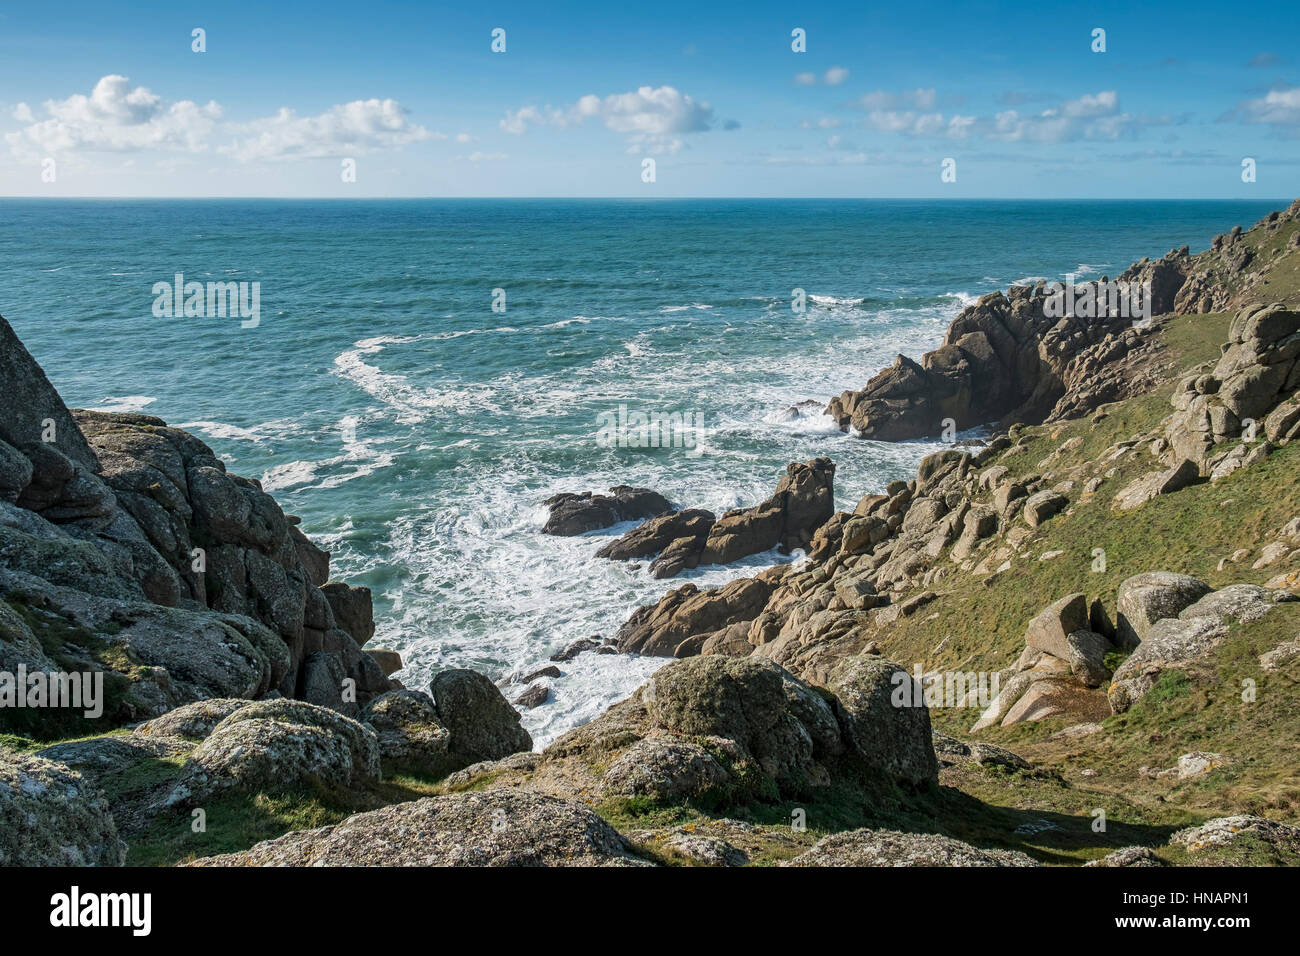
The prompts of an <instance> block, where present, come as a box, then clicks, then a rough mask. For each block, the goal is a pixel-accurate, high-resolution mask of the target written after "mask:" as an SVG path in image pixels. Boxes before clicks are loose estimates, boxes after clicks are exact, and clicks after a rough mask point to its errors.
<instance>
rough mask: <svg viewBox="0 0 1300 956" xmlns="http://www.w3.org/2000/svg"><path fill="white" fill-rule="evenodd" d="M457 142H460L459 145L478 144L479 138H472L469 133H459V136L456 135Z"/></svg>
mask: <svg viewBox="0 0 1300 956" xmlns="http://www.w3.org/2000/svg"><path fill="white" fill-rule="evenodd" d="M456 142H458V143H477V142H478V137H477V136H471V135H469V133H457V134H456Z"/></svg>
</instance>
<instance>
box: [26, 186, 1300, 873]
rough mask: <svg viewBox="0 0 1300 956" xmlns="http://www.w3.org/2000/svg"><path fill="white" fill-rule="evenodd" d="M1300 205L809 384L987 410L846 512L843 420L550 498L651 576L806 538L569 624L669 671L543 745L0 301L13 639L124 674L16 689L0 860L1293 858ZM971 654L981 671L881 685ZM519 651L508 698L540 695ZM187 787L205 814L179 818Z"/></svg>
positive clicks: (254, 485)
mask: <svg viewBox="0 0 1300 956" xmlns="http://www.w3.org/2000/svg"><path fill="white" fill-rule="evenodd" d="M1298 236H1300V202H1298V203H1296V204H1293V205H1292V206H1291V207H1289V208H1288V209H1287V210H1284V211H1278V212H1275V213H1273V214H1271V215H1270V216H1268V217H1266V218H1265V219H1264V220H1261V222H1259V223H1258V224H1256V225H1255V226H1254V227H1253V228H1251V229H1249V230H1242V229H1241V228H1237V229H1234V230H1233V231H1232V232H1230V233H1226V234H1224V235H1222V236H1219V237H1216V238H1215V239H1214V240H1213V241H1212V243H1211V245H1210V247H1209V248H1208V249H1207V250H1205V251H1204V252H1201V253H1197V254H1192V253H1191V252H1190V250H1189V249H1187V248H1180V249H1177V250H1172V251H1171V252H1170V253H1169V254H1168V255H1166V256H1164V257H1163V258H1161V259H1159V260H1155V261H1149V260H1143V261H1141V262H1138V263H1135V264H1134V265H1133V266H1132V267H1130V268H1129V269H1128V270H1125V272H1124V273H1123V274H1122V275H1121V276H1120V277H1119V278H1120V281H1122V282H1141V283H1149V284H1150V289H1151V294H1152V302H1153V311H1154V313H1155V315H1156V320H1155V321H1154V322H1152V323H1151V324H1150V325H1144V326H1142V327H1134V325H1133V322H1132V319H1131V318H1130V317H1128V316H1125V315H1119V314H1113V315H1112V314H1109V313H1107V314H1105V315H1101V316H1098V317H1090V318H1087V319H1084V318H1080V317H1075V316H1073V315H1071V316H1066V317H1064V318H1055V317H1053V316H1052V315H1051V314H1050V310H1049V308H1048V304H1047V303H1048V294H1047V290H1046V287H1045V285H1044V284H1043V283H1038V284H1036V285H1020V286H1013V287H1011V288H1010V289H1008V290H1007V291H1006V292H1005V293H1002V292H999V293H993V294H991V295H987V296H984V297H983V298H981V299H979V301H978V302H976V303H975V304H974V305H972V306H970V307H969V308H967V309H965V310H963V311H962V313H961V314H960V315H959V316H958V317H957V319H956V320H955V321H954V322H953V323H952V325H951V327H950V328H949V330H948V333H947V335H946V337H945V339H944V342H943V344H942V345H941V346H940V347H939V348H938V349H936V350H934V351H932V352H929V353H927V354H926V355H925V356H924V357H923V358H922V359H921V361H920V362H915V361H912V360H910V359H907V358H905V357H903V356H899V358H898V359H897V360H896V361H895V362H894V364H893V365H892V366H891V367H889V368H888V369H885V370H883V371H881V372H880V373H879V374H877V375H875V376H874V377H872V378H870V379H869V380H868V381H867V382H866V384H865V386H864V387H863V388H862V389H861V390H859V391H846V392H844V393H843V394H842V395H840V396H839V397H837V398H835V399H833V400H832V401H831V402H830V404H829V406H828V407H827V408H826V410H825V411H826V414H828V415H829V416H831V417H832V419H834V421H835V422H836V424H838V425H839V427H840V428H842V429H844V430H846V431H847V430H851V432H852V434H854V435H855V436H860V437H862V438H863V439H870V440H878V441H902V440H908V439H913V438H919V437H923V436H933V435H936V434H938V433H939V432H940V431H941V430H942V422H944V421H945V420H951V421H952V422H954V423H955V425H956V427H957V428H960V429H966V428H971V427H975V426H981V425H987V426H989V428H990V434H989V435H988V436H987V437H986V438H984V439H980V440H978V441H977V442H976V443H974V444H965V445H957V444H954V446H953V447H951V448H949V449H946V450H943V451H940V452H938V453H936V454H933V455H931V456H929V457H927V458H926V459H925V460H924V461H923V462H922V463H921V465H920V467H919V469H918V470H917V473H916V476H915V477H914V478H913V479H912V480H910V481H897V482H894V483H892V484H890V485H889V486H888V487H887V488H886V489H885V491H884V493H882V494H868V495H865V496H863V497H861V498H860V499H859V500H857V502H856V505H855V506H854V507H853V510H852V511H837V510H836V509H835V506H834V501H835V496H834V482H835V481H837V480H839V481H841V482H843V481H844V480H845V476H843V475H839V476H837V474H836V468H835V464H834V462H833V461H831V460H830V459H829V458H825V457H818V458H813V459H810V460H808V461H805V462H793V463H790V465H789V466H788V468H787V469H786V471H785V473H784V474H783V475H781V476H774V478H775V480H776V484H775V487H774V490H773V492H772V494H771V495H770V496H769V497H768V498H766V499H765V500H763V501H761V502H760V503H758V504H756V505H753V506H751V507H748V508H738V509H734V510H731V511H727V512H725V513H723V514H721V515H715V514H714V513H712V512H710V511H708V510H706V509H703V508H698V507H692V503H691V502H682V503H680V505H681V506H680V507H679V506H676V505H675V504H674V503H672V502H670V501H668V499H667V498H665V497H663V496H662V495H660V494H659V493H658V492H657V491H655V490H653V489H646V488H633V487H628V486H618V487H615V488H611V489H608V491H607V492H600V491H588V492H586V493H574V494H564V495H559V496H556V497H554V498H551V499H550V500H548V501H547V505H548V506H549V508H550V517H549V520H548V521H547V523H546V527H545V528H544V529H542V531H543V532H545V533H550V534H556V535H565V536H572V535H579V534H586V533H590V532H592V531H596V530H600V529H604V528H608V527H611V526H612V525H614V524H617V523H621V522H628V521H636V522H639V523H638V524H637V525H636V526H635V527H634V528H632V529H631V530H629V531H628V532H627V533H625V534H623V535H621V536H619V537H618V538H616V539H614V540H612V541H611V542H610V543H608V544H607V545H606V546H605V547H603V548H602V549H601V551H600V552H599V554H598V557H597V559H598V560H601V561H629V562H635V561H648V562H649V563H650V571H651V573H652V574H653V575H654V576H655V577H656V578H672V577H675V576H677V575H678V574H680V573H682V571H684V570H687V569H692V568H696V567H699V566H709V565H729V564H732V563H733V562H736V561H739V560H741V559H743V558H747V557H752V556H754V555H758V554H762V553H764V552H767V551H769V550H771V549H773V548H777V549H779V550H782V551H784V552H787V553H792V552H796V551H797V552H802V553H803V555H804V557H803V558H802V560H799V561H796V562H792V563H790V564H781V565H777V566H775V567H772V568H768V569H766V570H763V571H761V572H760V573H757V574H754V575H752V576H745V577H737V578H735V579H734V580H732V581H731V582H729V583H727V584H726V585H724V586H722V587H719V588H708V589H702V588H699V587H697V586H696V585H695V584H691V583H688V584H685V585H683V586H681V587H678V588H675V589H673V590H670V591H669V592H668V593H667V594H666V595H665V596H664V597H663V598H662V599H661V600H659V601H658V602H657V603H654V604H650V605H647V606H645V607H642V608H639V609H638V610H637V611H635V612H634V613H633V614H632V615H631V617H630V618H629V619H628V620H627V621H626V622H625V623H624V624H623V626H622V627H621V628H620V629H619V630H618V632H617V633H616V634H614V635H611V636H609V637H608V638H602V639H598V640H593V641H591V642H590V644H589V645H587V646H583V647H574V648H571V649H570V652H571V653H570V652H566V654H565V655H557V656H559V657H561V658H562V659H561V660H557V661H556V662H555V663H556V665H559V666H563V665H564V664H565V663H566V660H565V659H563V658H565V656H566V655H568V656H569V659H571V657H572V656H575V655H577V654H582V653H637V654H641V655H647V656H660V657H663V658H665V666H664V667H663V668H661V669H660V670H658V671H657V672H656V673H655V674H654V676H653V677H652V678H651V679H650V680H649V681H648V682H647V683H646V684H645V685H643V686H642V687H641V688H640V689H639V690H638V691H637V692H636V693H634V694H633V695H632V696H630V697H629V698H628V699H626V700H624V701H623V702H621V703H619V704H617V705H615V706H614V707H612V708H610V709H609V710H608V711H606V712H605V713H604V714H603V715H602V716H600V717H599V718H597V719H596V720H593V721H591V722H590V723H587V724H585V725H584V726H581V727H578V728H577V729H574V730H572V731H569V732H568V733H566V734H564V735H563V736H562V737H560V738H559V739H558V740H556V741H555V742H554V743H552V744H551V745H550V746H548V747H546V748H545V749H544V750H542V751H541V752H540V753H534V752H533V751H532V740H531V738H530V737H529V735H528V734H527V732H526V731H525V730H524V729H523V728H522V727H521V726H520V718H519V713H518V711H517V710H516V708H515V706H512V703H511V701H510V700H509V699H507V697H506V696H505V694H503V689H502V688H501V687H498V686H497V685H496V684H494V683H493V682H492V680H490V679H488V677H486V676H484V675H482V674H478V673H475V672H473V671H470V670H464V669H453V670H444V671H442V672H440V673H437V674H436V675H435V676H434V677H433V679H432V681H431V682H430V684H429V686H428V687H427V688H407V687H405V686H403V684H402V681H401V673H402V672H401V660H400V657H399V656H398V655H396V654H395V653H394V652H392V651H387V650H384V649H382V648H377V647H372V646H369V645H370V644H371V641H372V639H373V635H374V633H375V622H374V619H373V609H372V603H371V596H370V593H369V592H368V591H367V590H366V589H364V588H360V587H354V586H352V585H349V584H348V583H347V582H344V581H338V580H333V579H332V578H331V575H330V555H329V554H328V552H327V551H325V550H324V549H322V548H320V547H318V546H317V545H316V544H313V542H312V541H311V540H310V539H309V537H308V536H307V535H305V534H304V533H303V532H302V531H301V530H300V528H299V522H298V521H297V519H295V518H294V516H292V515H286V514H285V513H284V512H283V510H282V509H281V508H280V506H279V505H278V504H277V503H276V501H275V499H274V498H273V497H272V496H271V495H269V494H267V493H266V492H265V491H263V490H262V488H261V487H260V485H259V483H258V482H257V481H255V480H252V479H248V478H242V477H240V476H238V475H235V474H233V473H231V472H229V471H228V470H227V467H226V465H225V464H224V463H223V462H222V461H221V460H220V459H219V458H218V457H217V456H216V455H214V454H213V452H212V450H211V449H210V448H209V447H208V446H207V445H205V444H204V443H203V442H202V441H201V440H200V439H198V438H197V437H195V436H194V435H192V434H190V433H188V432H186V431H183V430H180V429H177V428H172V427H169V426H168V425H167V424H166V422H165V421H164V420H163V419H160V418H156V417H153V416H149V415H143V414H137V413H104V412H91V411H81V410H74V409H69V408H67V407H66V406H65V405H64V403H63V401H62V399H61V398H60V397H59V395H58V394H57V392H56V391H55V390H54V388H53V387H52V386H51V385H50V383H49V381H48V379H47V378H46V377H45V374H44V373H43V371H42V370H41V368H40V366H39V365H38V364H37V362H36V360H35V359H34V358H33V357H32V356H31V355H30V354H29V353H28V352H27V350H26V348H24V346H23V345H22V343H21V342H19V341H18V339H17V337H16V336H15V335H14V334H13V331H12V329H10V327H9V326H8V324H7V323H4V322H3V320H0V380H2V381H3V389H2V390H0V590H2V592H3V604H0V670H4V671H10V672H13V671H16V670H17V669H18V668H19V667H22V668H24V669H25V670H26V671H27V672H28V673H32V672H41V673H48V674H57V673H74V672H83V671H91V672H95V673H97V674H100V673H102V674H103V679H104V684H105V687H106V692H105V712H104V715H103V717H102V718H100V719H99V720H97V721H94V722H89V721H87V720H86V719H85V718H84V717H81V716H80V715H78V714H75V713H67V712H63V711H59V712H51V711H48V710H41V711H26V712H20V711H17V710H13V711H0V719H2V720H3V723H2V724H0V731H3V732H4V733H5V734H6V736H5V737H3V738H0V746H2V747H3V749H2V750H0V862H3V863H4V864H6V865H43V864H51V863H74V864H98V865H116V864H120V863H122V862H124V861H128V860H129V861H131V862H150V863H177V862H182V863H188V864H193V865H202V866H232V865H272V864H278V865H308V864H311V865H333V864H340V865H347V864H388V865H616V866H647V865H656V864H659V865H663V864H678V865H680V864H690V865H709V866H731V865H742V864H747V863H753V864H783V865H795V866H843V865H906V864H913V865H927V864H928V865H979V866H1006V865H1011V866H1032V865H1039V864H1041V863H1044V862H1055V863H1062V862H1066V863H1076V864H1077V863H1087V864H1089V865H1105V866H1111V865H1166V864H1176V865H1192V864H1202V863H1224V862H1228V863H1243V862H1247V863H1270V864H1278V863H1295V862H1297V861H1300V828H1297V826H1296V825H1295V822H1294V821H1295V817H1296V811H1297V800H1300V796H1298V794H1300V789H1297V785H1296V782H1295V780H1294V766H1295V764H1294V761H1293V760H1292V759H1291V758H1292V757H1293V756H1294V754H1293V752H1292V751H1293V745H1292V744H1287V743H1282V744H1281V745H1278V746H1275V747H1274V748H1273V749H1272V750H1270V748H1269V736H1268V735H1265V736H1264V737H1261V732H1262V730H1263V729H1264V728H1272V729H1273V733H1272V735H1271V739H1272V740H1273V741H1279V740H1281V741H1286V740H1287V739H1288V736H1287V733H1286V732H1285V730H1284V729H1283V728H1286V727H1288V726H1290V724H1289V723H1288V721H1292V720H1294V717H1293V716H1291V711H1293V710H1294V703H1295V700H1294V691H1293V690H1292V689H1291V683H1289V681H1290V682H1293V678H1294V675H1295V673H1296V671H1295V668H1296V667H1297V666H1300V650H1298V649H1297V644H1296V633H1297V630H1298V627H1297V625H1298V624H1300V615H1297V610H1296V604H1297V602H1295V600H1294V594H1293V592H1294V589H1295V588H1296V586H1297V576H1298V575H1300V501H1297V500H1296V496H1295V492H1294V489H1295V487H1296V485H1297V482H1295V480H1294V478H1295V475H1296V469H1297V467H1298V466H1300V462H1297V459H1296V455H1297V453H1300V452H1298V449H1300V444H1298V443H1296V442H1295V441H1294V439H1295V438H1296V436H1297V435H1298V434H1300V311H1297V309H1298V308H1300V274H1298V265H1300V248H1298V246H1297V242H1300V240H1298V239H1297V237H1298ZM1100 281H1102V282H1104V281H1107V280H1106V278H1105V277H1103V279H1102V280H1100ZM864 377H865V376H864ZM1097 552H1101V554H1100V556H1098V554H1097ZM1099 561H1100V565H1099V564H1098V562H1099ZM1099 566H1100V568H1101V570H1098V567H1099ZM916 668H920V671H919V673H920V674H921V680H920V681H918V680H917V678H916V677H915V676H913V675H914V674H915V673H917V671H916ZM952 673H962V674H966V673H970V674H977V675H978V674H984V675H996V676H997V678H998V681H997V686H998V692H997V694H996V697H995V698H994V699H992V700H991V701H987V702H984V703H987V706H981V707H978V708H973V709H972V708H970V707H968V706H935V707H931V706H927V698H926V695H925V693H924V692H923V691H922V690H921V688H920V687H916V688H915V690H914V692H913V693H912V694H910V695H909V697H910V699H909V701H908V704H907V705H906V706H898V705H897V704H896V703H895V701H894V695H893V692H894V691H895V690H896V689H897V688H898V687H899V686H900V685H905V686H907V687H909V688H910V687H913V685H915V684H923V683H925V680H926V678H928V677H930V676H931V675H938V676H940V677H941V678H942V677H943V676H944V675H949V674H952ZM528 677H529V678H531V679H529V680H525V681H524V682H522V683H523V685H525V686H524V687H520V686H518V685H516V687H515V689H514V690H512V691H511V693H512V694H513V693H515V691H518V690H522V691H523V694H524V696H525V697H528V695H531V697H528V699H527V700H524V701H523V702H522V703H520V704H519V705H520V706H527V705H528V703H529V701H536V700H537V699H538V695H539V694H540V695H541V700H545V693H544V692H545V681H546V679H547V675H546V674H544V673H539V674H537V675H528ZM1243 680H1246V681H1251V682H1253V684H1252V686H1253V688H1254V692H1255V695H1256V696H1255V697H1254V699H1253V700H1251V701H1249V702H1247V701H1245V700H1244V699H1241V700H1239V694H1238V691H1239V685H1240V684H1241V682H1242V681H1243ZM1224 687H1228V688H1229V689H1230V690H1231V693H1229V692H1226V691H1224V690H1223V688H1224ZM520 700H521V698H516V702H517V703H518V702H519V701H520ZM947 703H948V702H945V704H947ZM1243 708H1244V709H1243ZM1153 737H1158V743H1156V744H1155V745H1154V746H1153V745H1152V739H1153ZM1287 748H1291V749H1287ZM1288 765H1289V766H1290V767H1291V769H1290V770H1289V771H1287V770H1285V769H1284V768H1286V767H1287V766H1288ZM286 796H293V797H295V798H297V799H299V800H306V802H307V804H308V805H309V810H308V811H307V812H305V813H300V812H298V811H292V812H291V811H290V810H288V809H287V808H286V807H287V804H278V803H276V801H277V800H280V799H283V798H285V797H286ZM255 801H262V803H263V804H265V803H266V802H267V801H269V803H270V805H271V806H272V807H276V808H278V809H275V810H274V811H273V812H271V813H270V814H269V819H267V818H266V816H263V817H262V818H260V819H259V820H258V821H256V822H253V821H252V820H251V819H250V814H249V813H248V808H249V806H250V804H252V803H253V802H255ZM1098 805H1101V806H1105V807H1107V808H1108V816H1109V819H1110V820H1111V825H1110V827H1109V828H1108V829H1106V830H1104V831H1102V832H1097V831H1095V830H1094V829H1093V828H1092V827H1091V826H1090V823H1091V816H1090V813H1091V809H1092V808H1093V807H1095V806H1098ZM196 809H203V810H204V811H205V812H206V814H207V818H208V819H209V820H210V821H211V822H212V828H211V830H209V831H208V834H209V835H208V836H206V837H195V836H192V835H185V836H177V835H176V834H177V832H179V830H178V828H177V827H176V826H175V822H176V821H177V820H184V819H187V818H188V816H189V814H190V813H191V812H192V811H194V810H196ZM500 819H504V820H505V821H506V825H505V826H504V827H499V826H494V825H493V824H494V821H497V820H500ZM20 820H22V821H32V820H34V821H36V825H18V821H20Z"/></svg>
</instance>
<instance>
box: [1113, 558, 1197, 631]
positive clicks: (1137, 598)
mask: <svg viewBox="0 0 1300 956" xmlns="http://www.w3.org/2000/svg"><path fill="white" fill-rule="evenodd" d="M1209 593H1210V586H1209V585H1208V584H1206V583H1205V582H1204V581H1201V580H1199V579H1197V578H1194V577H1191V576H1190V575H1186V574H1174V573H1172V572H1170V571H1148V572H1147V573H1145V574H1135V575H1134V576H1133V577H1131V578H1127V579H1125V580H1124V581H1123V582H1122V583H1121V584H1120V586H1119V596H1118V599H1117V602H1116V614H1115V634H1116V639H1117V641H1118V643H1119V644H1120V645H1121V646H1122V647H1128V648H1134V647H1137V645H1138V644H1139V643H1141V642H1142V641H1143V640H1145V638H1146V636H1147V635H1148V634H1149V633H1150V631H1151V628H1152V627H1153V626H1154V625H1155V623H1156V621H1159V620H1160V619H1161V618H1166V617H1177V616H1178V614H1179V612H1181V611H1182V610H1183V609H1184V608H1186V607H1189V606H1191V605H1192V604H1195V603H1196V602H1197V601H1199V600H1200V599H1201V598H1203V597H1204V596H1205V595H1207V594H1209Z"/></svg>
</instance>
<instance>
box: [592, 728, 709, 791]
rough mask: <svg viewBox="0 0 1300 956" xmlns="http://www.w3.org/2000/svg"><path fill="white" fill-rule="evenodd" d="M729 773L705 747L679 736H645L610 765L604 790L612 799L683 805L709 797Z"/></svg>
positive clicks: (602, 789)
mask: <svg viewBox="0 0 1300 956" xmlns="http://www.w3.org/2000/svg"><path fill="white" fill-rule="evenodd" d="M726 779H727V772H726V771H725V770H723V768H722V767H721V765H720V764H719V763H718V761H717V760H716V759H715V758H714V757H713V755H712V754H710V753H709V752H708V751H707V750H705V749H704V748H703V747H700V746H699V745H697V744H693V743H691V742H690V741H689V740H683V739H680V738H677V737H669V736H663V737H645V738H643V739H641V740H639V741H637V742H636V743H634V744H633V745H632V746H631V747H629V748H627V750H625V751H623V753H622V754H621V755H620V756H619V757H618V759H617V760H615V761H614V762H613V763H612V764H610V766H609V769H608V770H606V771H605V775H604V778H603V779H602V781H601V791H602V793H604V794H605V795H606V796H611V797H646V798H648V799H650V800H653V801H655V802H657V803H680V802H682V801H685V800H689V799H692V798H695V797H699V796H702V795H704V794H706V793H707V792H708V791H709V790H710V789H711V788H714V787H718V786H720V785H721V784H723V782H724V781H725V780H726Z"/></svg>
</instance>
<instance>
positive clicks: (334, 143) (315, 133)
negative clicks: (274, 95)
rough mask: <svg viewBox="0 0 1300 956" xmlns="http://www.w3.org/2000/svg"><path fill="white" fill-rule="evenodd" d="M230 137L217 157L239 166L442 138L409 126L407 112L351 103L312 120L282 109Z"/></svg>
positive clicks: (385, 104)
mask: <svg viewBox="0 0 1300 956" xmlns="http://www.w3.org/2000/svg"><path fill="white" fill-rule="evenodd" d="M233 131H234V132H235V134H236V139H235V141H234V142H233V143H232V144H231V145H229V146H224V147H222V149H221V151H222V152H225V153H229V154H230V155H232V156H234V157H235V158H236V159H238V160H240V161H243V162H248V161H251V160H267V159H271V160H275V159H289V158H303V159H311V158H322V157H332V156H350V155H354V154H362V153H370V152H374V151H376V150H381V149H391V148H393V147H397V146H405V145H407V144H408V143H416V142H419V141H421V140H426V139H446V138H447V137H446V135H445V134H443V133H435V132H431V131H430V130H427V129H425V128H424V127H423V126H420V125H419V124H417V123H412V122H411V121H410V119H409V118H408V116H407V111H406V109H405V108H403V106H402V105H401V104H400V103H398V102H397V101H396V100H391V99H389V100H379V99H369V100H354V101H353V102H351V103H343V104H341V105H339V106H333V107H331V108H330V109H328V110H326V111H325V112H324V113H321V114H319V115H317V116H298V115H297V114H296V113H295V112H294V111H293V110H291V109H288V108H284V109H281V110H280V111H279V112H278V113H276V114H275V115H274V116H268V117H266V118H264V119H259V120H253V121H252V122H251V123H243V124H238V125H236V126H234V127H233Z"/></svg>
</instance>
